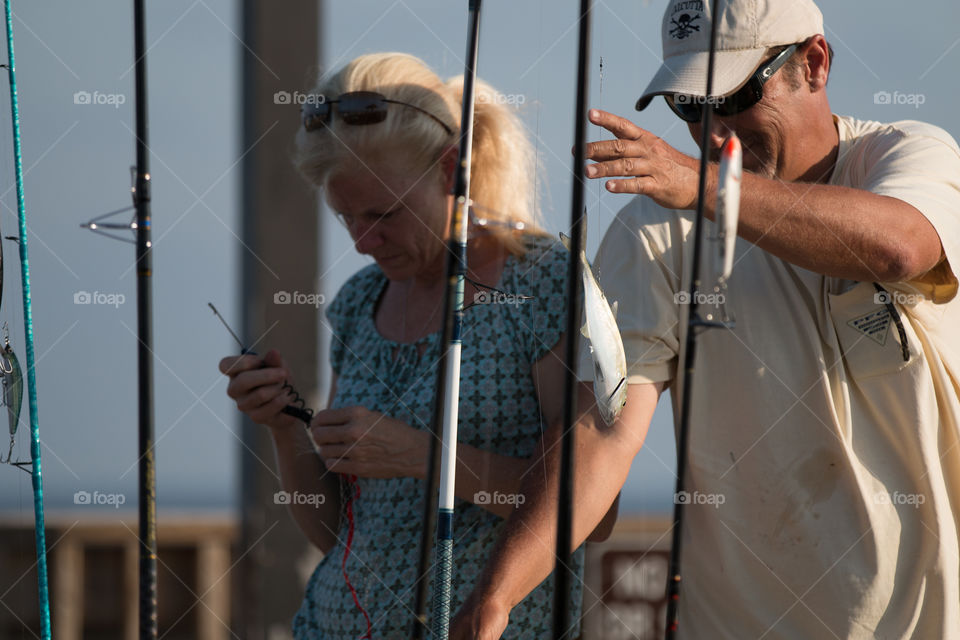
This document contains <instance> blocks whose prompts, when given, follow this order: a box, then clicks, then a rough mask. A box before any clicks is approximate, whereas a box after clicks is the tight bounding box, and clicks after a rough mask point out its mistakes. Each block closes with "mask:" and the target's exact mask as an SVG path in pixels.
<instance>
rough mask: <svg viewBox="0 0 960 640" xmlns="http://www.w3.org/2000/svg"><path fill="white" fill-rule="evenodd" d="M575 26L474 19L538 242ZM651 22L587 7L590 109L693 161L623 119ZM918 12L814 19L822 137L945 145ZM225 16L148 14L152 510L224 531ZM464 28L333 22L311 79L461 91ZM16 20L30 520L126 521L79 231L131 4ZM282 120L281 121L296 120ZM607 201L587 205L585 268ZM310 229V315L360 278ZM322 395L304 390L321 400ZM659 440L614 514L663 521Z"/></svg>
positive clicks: (118, 370)
mask: <svg viewBox="0 0 960 640" xmlns="http://www.w3.org/2000/svg"><path fill="white" fill-rule="evenodd" d="M303 1H304V0H297V2H284V3H277V5H276V6H277V10H295V9H296V6H297V4H298V3H300V2H303ZM578 6H579V3H578V2H573V1H569V2H562V3H561V2H557V1H556V0H528V1H526V2H503V1H502V0H487V2H485V3H484V5H483V12H484V13H483V16H482V26H481V38H480V61H479V73H480V75H481V77H483V78H484V79H485V80H487V81H488V82H490V83H491V84H492V85H493V86H495V87H496V88H498V89H499V90H500V91H501V92H502V93H504V94H506V95H507V96H512V98H513V103H514V104H516V105H517V108H518V112H519V114H520V116H521V118H522V120H523V122H524V123H525V125H526V127H527V129H528V132H529V135H530V136H531V139H532V140H533V141H534V142H535V144H536V148H537V152H538V156H539V158H540V163H539V165H538V171H537V172H538V178H539V179H540V180H541V181H542V183H543V184H542V189H541V191H540V204H541V207H542V210H543V212H544V216H545V224H546V226H547V228H548V230H550V231H551V232H556V231H560V230H562V229H565V228H566V227H567V226H568V224H569V219H570V210H569V209H570V193H571V182H570V169H571V156H570V149H571V147H572V144H573V110H574V106H573V105H574V102H573V101H574V91H575V87H574V80H575V63H576V45H577V43H576V38H577V25H576V20H577V10H578ZM664 6H665V3H664V2H659V1H658V2H646V1H642V0H631V1H627V0H607V1H603V2H597V3H595V12H594V22H593V37H592V52H591V55H592V63H591V87H590V105H591V106H594V107H599V108H603V109H606V110H610V111H614V112H616V113H619V114H621V115H625V116H627V117H630V118H631V119H632V120H633V121H634V122H636V123H637V124H639V125H640V126H642V127H644V128H646V129H649V130H650V131H652V132H654V133H656V134H657V135H659V136H661V137H663V138H664V139H665V140H666V141H667V142H669V143H670V144H673V145H674V146H676V147H677V148H679V149H680V150H681V151H684V152H687V153H691V154H692V153H693V152H694V150H695V147H694V144H693V142H692V140H691V139H690V137H689V134H688V133H687V131H686V127H685V126H683V124H682V123H681V122H680V121H679V120H678V119H677V118H676V117H674V116H673V115H672V114H671V113H670V112H669V110H668V109H667V108H666V106H665V105H664V104H663V102H662V101H655V102H654V104H653V105H652V106H651V107H650V108H649V109H647V110H646V111H644V112H643V113H637V112H635V111H633V103H634V102H635V100H636V98H637V97H638V95H639V93H640V91H641V90H642V89H643V87H644V86H645V84H646V82H647V81H648V80H649V78H650V77H651V76H652V75H653V73H654V72H655V70H656V68H657V65H658V63H659V57H660V42H659V40H660V19H661V16H662V12H663V8H664ZM919 7H920V8H918V6H913V5H908V4H904V3H902V2H893V1H890V0H879V1H877V2H870V3H849V2H843V3H841V2H822V3H821V8H822V10H823V12H824V17H825V24H826V27H825V31H826V34H825V35H826V37H827V39H828V40H829V41H830V42H831V43H832V45H833V47H834V49H835V51H836V58H835V61H834V69H833V71H832V76H831V80H830V85H829V88H828V95H829V96H830V100H831V105H832V107H833V109H834V111H835V112H836V113H839V114H847V115H853V116H856V117H859V118H863V119H871V120H881V121H894V120H901V119H918V120H923V121H926V122H931V123H933V124H936V125H938V126H940V127H943V128H944V129H946V130H947V131H948V132H949V133H951V134H952V135H954V136H955V137H956V136H957V135H960V126H958V123H956V122H955V114H956V112H957V110H956V107H955V105H956V104H957V102H958V98H960V95H958V84H960V83H958V75H957V72H956V69H957V67H958V65H960V46H958V44H960V36H958V32H957V29H956V24H957V22H958V18H960V5H958V4H957V3H956V2H953V1H949V0H935V1H930V2H926V3H923V5H919ZM239 9H240V6H239V3H237V2H230V1H229V0H165V1H164V2H152V3H148V11H147V25H148V41H149V43H150V50H149V54H148V56H149V57H148V64H149V71H148V74H149V75H148V77H149V83H150V87H149V92H150V104H149V109H150V136H151V138H150V143H151V153H152V155H151V165H152V166H151V169H152V171H151V173H152V178H153V189H154V191H153V203H152V210H153V224H154V295H155V300H154V314H155V315H154V336H155V348H156V358H157V359H156V363H155V367H154V369H155V377H156V384H155V390H156V432H157V442H158V444H157V456H156V457H157V461H158V472H157V483H158V497H159V504H160V508H161V510H163V509H179V508H188V507H191V508H203V509H211V510H225V509H226V510H229V509H233V508H235V505H236V503H237V496H236V491H237V488H238V486H239V482H238V474H239V466H238V460H239V455H238V452H239V448H240V443H239V441H238V438H237V433H238V431H239V419H238V413H237V411H236V409H235V408H234V405H233V403H232V401H230V400H229V399H228V398H227V397H226V394H225V387H226V382H225V379H224V378H223V377H222V376H221V375H220V374H219V373H218V372H217V369H216V364H217V362H218V360H219V359H220V358H221V357H222V356H224V355H227V354H232V353H234V352H235V350H236V349H235V345H234V343H233V342H232V339H231V338H230V337H229V335H228V334H227V333H226V332H225V331H224V330H223V327H222V326H221V325H220V324H219V322H217V321H216V320H215V319H214V318H213V316H212V314H211V313H210V311H209V309H208V308H207V306H206V305H207V302H208V301H213V302H214V303H215V304H217V306H218V307H219V308H220V309H221V311H222V312H224V313H225V315H227V317H228V320H229V319H232V320H234V324H235V325H239V318H238V317H234V318H231V315H232V314H236V313H238V309H239V306H238V305H239V286H240V278H239V268H240V264H241V263H240V261H241V258H242V256H243V252H244V251H245V249H244V248H243V247H242V246H241V243H240V241H239V236H240V233H241V224H240V207H239V205H240V201H239V198H240V177H241V176H240V164H239V159H240V158H241V156H242V154H243V153H244V150H243V149H241V148H240V142H239V132H240V122H239V118H240V104H239V98H240V80H241V79H240V75H239V74H240V53H241V51H242V47H243V46H244V45H243V43H242V41H241V38H240V33H241V31H242V28H241V25H240V22H239V20H240V11H239ZM466 9H467V3H466V2H451V1H450V0H434V1H429V2H428V1H422V2H415V1H414V0H407V1H403V0H383V1H381V0H356V1H352V2H343V1H339V2H328V3H326V6H325V15H324V16H323V19H322V29H323V30H322V35H321V52H318V53H320V54H321V55H322V60H323V61H324V62H323V64H324V68H326V69H336V68H338V67H340V66H341V65H342V64H343V63H345V62H346V61H348V60H349V59H351V58H353V57H355V56H356V55H359V54H362V53H368V52H373V51H388V50H395V51H405V52H409V53H413V54H415V55H417V56H420V57H421V58H423V59H424V60H425V61H426V62H427V63H428V64H430V65H431V66H432V67H433V68H434V69H435V70H437V71H438V73H439V74H440V75H441V76H442V77H449V76H452V75H457V74H460V73H462V70H463V62H462V60H463V56H464V51H465V36H466V29H467V11H466ZM14 14H15V17H14V32H15V38H16V54H17V55H16V57H17V81H18V85H19V90H20V109H21V126H22V135H23V156H24V169H25V171H26V177H25V185H26V201H27V216H28V227H29V251H30V264H31V278H32V283H31V286H32V290H33V309H34V331H35V337H36V351H37V355H38V364H37V380H38V397H39V407H40V409H39V421H40V429H41V440H42V442H43V450H42V455H43V471H44V484H45V490H46V495H47V506H48V508H50V509H56V508H58V507H62V508H74V507H75V505H74V495H75V493H76V492H78V491H86V492H89V493H91V494H92V493H93V492H99V493H100V494H103V495H122V496H124V499H125V502H126V505H127V506H131V507H132V505H133V504H134V503H135V496H136V455H137V454H136V451H137V441H136V430H137V426H136V400H137V398H136V337H135V333H136V304H135V284H136V282H135V274H134V271H133V268H132V265H133V258H134V247H133V245H132V244H129V243H124V242H118V241H115V240H111V239H108V238H104V237H102V236H99V235H96V234H93V233H91V232H90V231H86V230H83V229H81V228H80V224H81V223H82V222H85V221H87V220H89V219H91V218H93V217H95V216H98V215H101V214H103V213H106V212H108V211H111V210H114V209H118V208H121V207H125V206H128V205H130V203H131V200H130V192H129V189H130V169H129V167H130V165H132V164H133V162H134V134H133V131H134V128H135V124H134V105H133V72H132V64H133V35H132V27H133V17H132V3H130V2H118V1H114V0H109V1H108V0H90V1H88V2H83V3H77V2H68V1H66V0H49V1H47V2H14ZM601 60H602V72H601V67H600V61H601ZM308 88H309V87H304V86H291V87H289V91H291V92H292V91H295V90H305V89H308ZM2 89H3V90H2V91H0V155H2V157H0V228H2V233H3V235H11V234H13V233H15V229H16V224H17V223H16V215H15V210H16V200H15V195H14V192H13V189H12V186H13V160H12V155H11V154H12V151H11V145H10V132H9V126H10V125H9V116H8V115H7V113H8V111H9V102H8V99H7V97H6V87H3V88H2ZM887 98H889V99H887ZM290 117H291V118H296V117H298V116H297V113H296V110H295V109H294V110H291V115H290ZM589 132H590V133H589V134H588V135H589V137H590V139H600V138H606V137H608V136H607V135H605V134H604V133H603V132H601V131H598V130H597V129H596V127H592V126H591V127H590V128H589ZM279 160H281V161H286V159H279ZM626 201H627V200H626V197H625V196H619V195H614V194H609V193H605V192H602V191H601V190H600V187H599V184H596V183H595V184H592V185H590V188H589V189H588V192H587V204H588V220H589V222H588V254H589V255H591V256H592V255H593V253H594V252H595V250H596V247H597V245H598V243H599V240H600V238H601V237H602V235H603V233H604V232H605V231H606V229H607V227H608V226H609V225H610V222H611V220H612V219H613V217H614V215H615V213H616V211H617V210H618V209H619V208H620V207H622V206H623V205H624V204H625V203H626ZM125 215H131V214H125ZM317 215H320V216H321V219H322V221H323V224H322V225H321V231H320V234H319V237H318V239H317V241H318V242H320V243H321V244H322V248H323V254H324V260H323V264H322V265H321V268H320V272H321V273H322V274H324V278H323V293H324V294H325V296H326V299H327V300H331V299H332V296H333V294H334V293H335V292H336V291H337V289H338V288H339V287H340V285H341V284H342V283H343V281H344V280H346V278H348V277H349V276H350V275H351V274H352V273H353V272H355V271H356V270H357V269H359V268H361V267H362V266H364V265H365V264H367V261H366V260H365V259H363V258H362V257H360V256H358V255H356V254H355V253H353V251H352V249H351V248H350V242H349V238H348V237H347V236H346V233H345V231H344V230H343V229H342V228H341V227H340V226H339V225H338V224H336V223H335V222H334V221H333V220H332V218H331V215H330V213H329V212H328V211H326V210H325V208H323V207H321V210H320V211H318V212H317ZM121 218H122V216H121ZM3 242H4V243H5V245H4V249H6V250H7V251H6V256H5V257H6V262H5V276H4V291H3V293H4V295H3V304H2V307H0V322H7V323H8V324H9V326H10V327H11V343H12V344H13V345H14V348H15V349H17V352H18V355H19V356H20V358H21V360H24V359H25V355H24V353H25V352H24V348H23V344H24V341H23V330H22V324H23V323H22V305H21V299H20V292H21V283H20V276H19V268H18V265H17V261H16V250H15V249H16V247H15V246H14V245H12V243H10V242H9V241H3ZM345 247H346V248H345ZM85 294H87V295H85ZM730 295H736V292H733V291H732V292H730ZM84 300H89V301H90V303H88V304H82V302H84ZM318 330H319V331H321V332H323V331H324V329H323V328H322V326H321V327H318ZM321 340H322V342H323V343H326V342H327V341H328V340H329V336H328V335H325V334H323V333H321ZM325 358H326V353H325V350H324V351H322V352H321V353H320V354H318V366H319V367H320V369H321V372H322V377H323V379H324V380H326V377H327V376H326V371H327V366H326V360H325ZM324 384H325V382H324ZM696 384H710V381H709V380H697V382H696ZM325 395H326V394H325V392H324V391H323V390H322V389H321V393H320V397H325ZM27 424H28V422H27V412H26V409H25V410H24V413H23V418H22V422H21V427H20V429H21V431H20V433H19V434H18V442H17V448H16V449H15V452H17V453H19V455H20V457H21V458H22V459H25V458H26V457H28V455H29V451H28V448H27V438H26V428H27ZM672 439H673V432H672V419H671V413H670V410H669V407H668V406H666V403H664V402H661V406H660V407H659V408H658V411H657V414H656V416H655V417H654V421H653V424H652V426H651V430H650V435H649V436H648V439H647V442H646V445H645V447H644V449H643V451H641V453H640V455H639V456H638V457H637V459H636V460H635V462H634V465H633V469H632V471H631V475H630V479H629V480H628V482H627V485H626V486H625V488H624V494H623V501H622V506H621V509H622V511H624V512H628V513H666V512H668V511H669V509H670V506H671V499H670V496H671V494H672V491H673V483H674V476H673V468H674V457H675V453H674V449H673V444H672ZM15 455H16V453H15ZM0 487H2V488H0V509H6V510H8V511H13V512H21V513H24V514H27V515H29V513H30V511H31V495H30V483H29V478H28V476H27V474H25V473H22V472H19V471H17V470H15V469H12V468H8V467H2V468H0ZM114 502H116V501H114ZM102 506H104V508H112V506H111V505H102Z"/></svg>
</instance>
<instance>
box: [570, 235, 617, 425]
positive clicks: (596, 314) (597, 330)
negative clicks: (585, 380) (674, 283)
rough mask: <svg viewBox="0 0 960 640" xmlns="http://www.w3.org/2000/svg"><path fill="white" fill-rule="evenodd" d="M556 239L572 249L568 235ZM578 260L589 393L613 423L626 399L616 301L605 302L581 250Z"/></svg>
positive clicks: (605, 419) (604, 417) (605, 416)
mask: <svg viewBox="0 0 960 640" xmlns="http://www.w3.org/2000/svg"><path fill="white" fill-rule="evenodd" d="M560 240H561V242H563V244H564V246H565V247H567V250H568V251H572V249H571V243H570V238H568V237H567V236H565V235H564V234H562V233H561V234H560ZM580 260H581V261H582V262H583V309H584V314H583V315H584V322H583V327H582V328H581V329H580V333H582V334H583V337H584V338H586V339H587V340H589V341H590V354H591V355H592V356H593V369H594V376H593V394H594V395H595V396H596V398H597V406H598V407H599V409H600V416H601V417H602V418H603V421H604V422H606V423H607V424H613V421H614V420H616V419H617V417H618V416H619V415H620V412H621V411H622V410H623V405H625V404H626V403H627V357H626V355H625V354H624V352H623V341H622V340H621V339H620V329H619V328H618V327H617V320H616V316H617V303H616V302H614V303H613V304H612V305H610V304H608V303H607V298H606V296H604V295H603V291H602V290H601V289H600V285H598V284H597V280H596V278H594V277H593V269H591V268H590V263H589V262H587V254H586V253H585V252H584V251H583V250H581V251H580Z"/></svg>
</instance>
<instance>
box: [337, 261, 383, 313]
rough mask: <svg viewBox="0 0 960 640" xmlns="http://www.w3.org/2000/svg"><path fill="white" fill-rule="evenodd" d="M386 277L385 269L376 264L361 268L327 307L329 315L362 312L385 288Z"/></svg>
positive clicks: (344, 284) (345, 283)
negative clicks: (382, 269)
mask: <svg viewBox="0 0 960 640" xmlns="http://www.w3.org/2000/svg"><path fill="white" fill-rule="evenodd" d="M385 279H386V276H384V275H383V271H381V270H380V267H378V266H377V265H375V264H371V265H368V266H366V267H364V268H363V269H360V270H359V271H357V272H356V273H354V274H353V275H352V276H350V277H349V278H348V279H347V281H346V282H344V283H343V286H341V287H340V289H339V290H338V291H337V294H336V295H335V296H334V298H333V302H332V303H331V304H330V306H329V307H328V309H327V315H328V316H329V315H331V314H333V315H336V316H340V317H348V316H356V315H357V314H360V313H362V312H363V309H364V308H365V307H366V306H367V303H369V302H371V301H372V300H374V299H375V297H376V296H377V295H378V294H379V292H380V291H381V290H382V289H383V282H384V280H385Z"/></svg>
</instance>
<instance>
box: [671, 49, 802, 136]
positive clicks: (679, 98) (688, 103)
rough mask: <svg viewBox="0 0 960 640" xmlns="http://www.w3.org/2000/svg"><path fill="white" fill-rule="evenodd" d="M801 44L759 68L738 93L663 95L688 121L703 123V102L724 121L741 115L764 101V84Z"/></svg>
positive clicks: (676, 112)
mask: <svg viewBox="0 0 960 640" xmlns="http://www.w3.org/2000/svg"><path fill="white" fill-rule="evenodd" d="M799 46H800V45H799V44H792V45H790V46H789V47H787V48H786V49H784V50H783V51H781V52H780V53H778V54H777V55H776V56H774V57H773V58H771V59H770V60H768V61H767V62H764V63H763V64H762V65H760V68H759V69H757V70H756V72H755V73H754V74H753V75H752V76H751V77H750V79H749V80H747V84H745V85H743V86H742V87H741V88H740V90H739V91H737V92H736V93H734V94H732V95H729V96H724V97H721V98H703V97H701V96H688V95H685V94H682V93H675V94H673V95H669V96H664V99H665V100H666V101H667V105H669V107H670V108H671V109H672V110H673V112H674V113H675V114H677V115H678V116H680V119H681V120H683V121H685V122H700V121H701V120H703V107H704V103H707V104H709V105H710V106H712V107H713V113H714V114H715V115H718V116H720V117H723V118H728V117H730V116H735V115H737V114H738V113H742V112H744V111H746V110H747V109H749V108H750V107H752V106H753V105H755V104H757V103H758V102H760V100H761V99H762V98H763V85H764V84H765V83H766V82H767V80H769V79H770V78H772V77H773V74H775V73H776V72H777V71H778V70H779V69H780V67H782V66H783V65H784V64H786V63H787V60H789V59H790V56H792V55H793V52H794V51H796V50H797V48H798V47H799Z"/></svg>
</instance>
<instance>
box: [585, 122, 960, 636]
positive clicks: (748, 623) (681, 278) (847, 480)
mask: <svg viewBox="0 0 960 640" xmlns="http://www.w3.org/2000/svg"><path fill="white" fill-rule="evenodd" d="M835 120H836V122H837V128H838V130H839V132H840V141H841V142H840V154H839V157H838V160H837V166H836V169H835V171H834V173H833V177H832V183H833V184H836V185H843V186H847V187H854V188H861V189H867V190H870V191H872V192H874V193H878V194H883V195H887V196H892V197H896V198H899V199H902V200H904V201H906V202H908V203H910V204H911V205H913V206H915V207H916V208H917V209H919V210H920V211H921V212H922V213H923V214H924V215H925V216H926V217H927V219H928V220H929V221H930V222H931V223H932V224H933V226H934V227H935V228H936V230H937V232H938V233H939V234H940V238H941V241H942V244H943V246H944V251H945V254H946V260H945V261H944V262H943V263H941V265H940V266H939V267H938V268H937V269H935V270H934V271H933V272H931V273H930V274H928V275H927V276H926V277H925V278H924V279H923V282H911V283H881V284H883V286H884V287H885V288H886V290H887V291H889V292H890V297H891V298H892V299H893V301H894V303H895V304H896V308H897V310H898V311H899V314H900V317H901V318H902V320H903V322H902V324H903V330H904V333H905V335H906V337H907V344H908V347H909V351H910V354H909V361H907V362H905V361H904V358H903V351H902V347H901V342H900V336H899V331H898V330H897V326H896V324H895V323H894V321H893V320H892V318H891V316H890V315H889V313H887V309H886V306H885V305H884V304H882V303H881V302H882V298H880V299H878V298H877V291H876V289H875V288H874V286H873V284H872V283H870V282H861V283H858V282H853V281H850V280H843V279H839V278H828V277H824V276H821V275H818V274H816V273H813V272H811V271H807V270H805V269H802V268H800V267H797V266H794V265H791V264H789V263H787V262H784V261H783V260H781V259H779V258H776V257H774V256H772V255H771V254H769V253H766V252H765V251H763V250H761V249H759V248H757V247H756V246H754V245H752V244H750V243H748V242H746V241H744V240H742V239H738V240H737V245H736V264H735V267H734V272H733V276H732V278H731V281H730V283H729V290H728V292H727V299H726V303H727V308H728V310H729V311H730V312H732V314H733V316H734V317H735V319H736V327H735V328H734V329H732V330H723V329H714V330H710V331H706V332H704V333H702V334H701V336H700V338H699V342H698V351H697V358H696V366H695V377H694V379H693V384H692V387H693V394H694V395H693V398H692V403H691V404H692V413H691V420H690V434H689V461H688V476H687V492H688V494H689V496H688V505H689V506H688V507H687V508H686V510H685V523H684V527H685V529H684V543H683V556H682V567H683V571H682V573H683V590H682V593H681V618H680V637H681V638H683V639H687V640H689V639H705V640H725V639H729V640H745V639H749V640H752V639H755V638H761V637H762V638H764V639H765V640H777V639H790V640H812V639H820V638H828V639H829V638H834V637H836V638H843V639H847V638H864V639H867V638H869V639H871V640H872V639H874V638H883V639H893V638H897V639H900V638H915V639H917V640H921V639H922V640H928V639H933V638H936V639H940V638H947V639H950V638H960V555H958V554H960V550H958V546H960V545H958V530H960V443H958V438H960V398H958V396H960V297H958V296H957V290H958V284H957V278H956V277H955V275H954V273H960V150H958V148H957V145H956V143H955V142H954V141H953V139H952V138H951V137H950V136H949V135H948V134H946V133H945V132H944V131H942V130H941V129H938V128H936V127H933V126H930V125H926V124H923V123H919V122H899V123H895V124H889V125H887V124H880V123H876V122H860V121H856V120H853V119H851V118H846V117H837V118H835ZM692 217H693V214H692V213H691V212H676V211H671V210H667V209H664V208H662V207H660V206H658V205H657V204H656V203H654V202H653V201H652V200H650V199H649V198H645V197H638V198H635V199H634V200H632V201H631V202H630V203H629V204H628V205H627V206H626V207H624V208H623V209H622V210H621V211H620V213H619V214H618V215H617V217H616V219H615V220H614V222H613V223H612V225H611V227H610V229H609V230H608V231H607V233H606V236H605V238H604V241H603V243H602V245H601V247H600V251H599V253H598V256H597V259H596V261H595V270H596V271H597V272H598V274H599V279H600V283H601V286H602V287H603V288H604V290H605V292H606V296H607V299H609V300H611V301H614V300H618V301H619V303H620V308H619V314H618V318H617V321H618V324H619V326H620V330H621V333H622V335H623V340H624V347H625V350H626V355H627V363H628V369H629V378H628V380H629V382H630V383H641V382H654V381H672V384H671V388H672V389H674V390H675V388H676V387H677V386H678V384H677V383H679V369H680V368H679V367H678V364H677V363H678V362H682V359H681V356H682V351H683V349H682V346H683V344H684V340H685V330H684V327H683V326H682V325H684V324H685V322H686V316H687V307H686V306H685V305H683V304H678V303H677V299H678V298H677V295H678V294H681V292H684V291H686V290H687V286H688V285H687V283H688V282H689V280H690V270H691V256H690V253H691V252H692V247H693V242H692V236H690V230H691V221H692ZM706 225H707V226H706V228H705V236H711V235H714V234H715V227H714V225H713V223H711V222H707V223H706ZM877 233H884V231H883V230H882V229H877ZM905 240H906V239H905ZM708 250H709V249H708ZM705 255H707V254H705ZM705 262H707V263H709V261H708V260H705ZM951 267H952V269H951ZM709 280H710V278H709V276H705V282H704V285H703V286H704V289H705V291H704V292H705V293H709ZM706 302H707V306H706V307H703V306H701V313H702V314H703V313H706V312H707V311H708V310H709V303H710V302H711V301H710V300H707V301H706ZM580 370H581V372H582V373H583V375H582V376H581V377H582V378H584V379H591V373H592V366H590V365H589V356H588V355H586V354H581V366H580ZM672 395H673V404H674V413H675V415H676V416H679V411H678V407H679V394H677V393H673V394H672Z"/></svg>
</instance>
